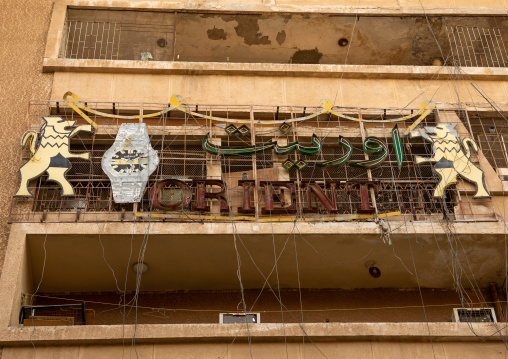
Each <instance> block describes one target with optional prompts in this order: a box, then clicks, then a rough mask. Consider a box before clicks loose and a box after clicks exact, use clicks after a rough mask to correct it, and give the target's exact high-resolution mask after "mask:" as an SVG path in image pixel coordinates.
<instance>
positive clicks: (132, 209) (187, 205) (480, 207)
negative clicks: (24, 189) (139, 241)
mask: <svg viewBox="0 0 508 359" xmlns="http://www.w3.org/2000/svg"><path fill="white" fill-rule="evenodd" d="M84 105H85V107H86V108H87V109H89V110H90V111H91V113H92V115H93V116H92V117H90V118H91V119H92V120H93V121H94V122H95V123H97V124H98V126H97V129H96V130H95V131H94V133H93V134H83V133H81V134H79V135H77V136H74V137H73V138H72V139H71V147H70V148H71V152H73V153H90V158H91V159H90V160H80V159H76V160H72V162H71V163H72V167H71V168H70V170H69V171H68V172H67V174H66V177H67V179H68V180H69V182H70V183H71V184H72V186H73V188H74V192H75V194H74V195H73V196H62V195H61V188H60V186H59V185H58V183H56V182H52V181H49V180H48V178H47V176H46V175H42V176H40V177H39V178H37V179H34V180H32V181H31V182H30V185H29V186H30V189H31V193H32V194H33V197H29V198H26V197H15V198H13V203H12V207H11V214H10V221H11V222H77V221H79V222H108V221H146V220H149V221H181V222H186V221H188V222H192V221H200V222H201V221H218V222H230V221H231V220H235V221H240V222H241V221H248V222H252V221H257V222H293V221H295V220H297V221H307V222H312V221H318V222H327V221H351V220H360V221H362V220H364V221H365V220H366V221H370V220H375V219H376V218H377V219H379V218H386V219H387V220H399V221H400V220H404V221H406V220H409V221H428V220H430V219H447V220H451V221H473V222H474V221H497V219H498V214H496V210H495V209H494V205H493V204H492V201H491V199H489V198H484V199H473V198H472V195H473V194H474V193H475V190H474V186H472V185H471V184H470V183H468V182H464V181H459V183H458V184H457V185H450V186H448V187H447V189H446V190H445V192H444V196H443V198H442V199H441V198H434V195H433V194H434V189H435V187H436V186H437V184H438V182H439V181H438V179H439V178H438V176H437V175H436V174H435V173H434V172H433V170H432V167H431V165H430V164H429V163H428V162H427V163H423V164H416V163H415V161H414V159H415V156H422V157H430V156H432V146H431V144H430V143H429V142H428V141H427V142H426V141H424V140H423V139H422V138H411V139H410V138H409V136H402V142H401V144H402V147H401V148H402V151H403V155H402V157H401V158H400V159H398V158H397V154H396V153H395V150H394V143H393V137H392V129H393V127H394V122H393V121H392V120H394V119H398V118H400V117H403V116H409V117H411V116H413V117H415V116H417V115H418V114H419V112H418V111H420V109H393V108H385V109H373V108H370V109H369V108H367V109H359V108H335V111H336V113H340V114H342V115H341V116H342V117H341V116H337V115H333V114H330V113H321V114H319V115H317V116H315V117H313V118H310V119H307V120H305V121H301V122H300V121H293V120H294V119H296V118H301V117H304V116H309V115H312V114H316V113H319V112H320V111H322V110H323V108H322V107H321V106H315V107H298V106H293V107H289V106H224V105H190V104H187V105H185V107H180V108H175V109H172V110H171V111H167V112H165V113H163V114H158V115H157V116H155V117H153V116H152V117H150V114H157V113H159V112H160V111H163V112H164V109H166V110H167V109H168V107H167V106H168V105H167V104H150V103H141V104H133V103H87V102H85V103H84ZM182 109H183V110H182ZM101 114H102V115H101ZM140 114H141V116H144V118H145V119H144V121H145V123H146V125H147V128H148V134H149V136H150V142H151V146H152V147H153V148H154V149H155V150H156V151H157V152H158V157H159V165H158V167H157V169H156V171H155V172H153V174H152V175H151V176H150V177H149V181H148V184H147V186H146V188H145V190H144V193H143V195H142V197H141V200H140V201H139V202H137V203H116V202H115V201H114V198H113V193H112V188H111V182H110V180H109V178H108V176H107V175H106V174H105V173H104V171H103V169H102V167H101V160H102V157H103V155H104V153H105V151H106V150H107V149H108V148H110V147H111V146H112V144H113V141H114V139H115V136H116V134H117V131H118V128H119V126H120V124H121V123H122V122H124V123H127V122H131V123H132V122H139V121H141V120H138V119H135V120H133V119H130V120H128V119H125V118H122V116H128V115H130V116H135V115H140ZM48 115H51V116H58V117H60V118H62V119H66V120H76V121H77V124H85V123H86V122H85V120H84V119H83V118H82V117H81V116H80V115H79V114H77V113H76V112H75V111H74V110H73V109H72V108H70V107H69V105H68V104H67V103H66V102H64V101H56V102H55V101H32V102H31V103H30V106H29V115H28V122H27V126H28V129H31V130H33V131H38V130H39V129H40V128H41V125H42V123H43V121H42V119H41V116H48ZM206 116H213V117H221V118H225V119H227V120H228V121H229V120H231V121H230V122H227V121H222V122H221V121H210V120H209V119H207V118H206ZM348 116H349V118H358V119H362V121H364V122H357V121H351V120H349V119H348V118H347V117H348ZM444 120H446V121H451V122H450V123H453V121H455V122H454V123H455V124H456V125H457V126H458V128H461V131H462V132H464V134H465V135H469V131H473V137H474V138H475V139H476V141H477V143H478V144H479V148H480V149H481V150H482V152H480V155H479V156H476V155H475V156H473V157H472V161H473V162H475V163H478V164H480V166H481V167H482V168H483V170H484V172H485V173H486V175H485V177H486V181H487V182H489V184H488V185H489V186H490V185H491V183H494V184H495V185H497V186H498V187H499V185H500V183H501V181H500V180H501V179H504V178H500V177H498V174H497V173H496V172H495V171H496V170H497V171H498V173H499V174H500V175H502V173H504V172H502V169H503V168H506V167H508V166H507V158H506V151H505V146H506V145H505V142H504V141H506V135H505V132H506V128H505V127H504V126H502V119H497V118H496V117H495V116H494V115H491V116H478V115H475V114H471V115H468V113H467V112H461V111H459V109H439V110H434V111H433V112H431V113H430V114H429V115H428V116H426V117H425V119H423V122H422V124H424V125H426V126H432V125H435V124H436V123H437V122H442V121H444ZM235 121H237V123H236V125H235V124H234V123H235ZM369 121H372V122H369ZM242 122H246V124H243V125H242ZM281 124H283V125H284V130H283V129H281V128H282V127H281ZM397 124H398V126H399V130H400V132H401V133H402V132H404V131H405V130H406V128H408V126H409V124H410V122H408V121H399V122H397ZM231 126H232V127H231ZM242 126H243V130H244V131H245V133H241V131H240V130H239V128H240V127H242ZM286 127H287V129H286ZM468 129H470V130H468ZM206 134H210V136H211V137H210V139H209V141H208V143H209V144H211V145H210V146H219V147H222V148H225V147H227V148H240V147H246V146H260V145H264V144H268V145H270V144H273V143H275V142H277V144H278V146H279V145H281V146H282V145H285V146H287V145H288V144H291V143H295V142H298V146H301V147H302V148H313V146H314V147H315V146H316V142H315V141H318V142H319V146H320V149H319V151H315V153H314V154H311V153H307V154H303V153H301V151H293V152H291V153H289V154H288V155H282V154H280V153H279V154H276V153H274V152H273V151H272V150H267V151H263V152H259V153H256V154H239V155H233V156H222V155H215V154H213V153H207V152H206V151H205V150H204V147H203V146H204V145H203V139H204V138H205V136H206ZM464 134H463V136H464V137H465V135H464ZM341 136H342V137H341ZM369 137H370V138H372V137H375V138H377V139H379V141H380V142H379V143H380V144H383V146H386V156H385V158H384V160H383V161H382V163H380V164H379V165H378V166H375V167H373V168H361V167H360V166H356V167H355V166H354V163H359V162H361V161H364V160H366V159H368V158H369V155H368V154H367V153H365V152H364V151H363V150H362V148H363V147H364V146H365V140H366V139H367V138H369ZM340 138H343V139H344V141H346V142H347V143H349V144H350V145H351V146H352V152H351V153H350V158H349V161H348V163H343V164H342V165H327V163H329V161H332V160H337V158H340V157H343V156H344V155H345V154H346V152H347V151H348V150H346V149H345V147H344V145H343V144H340V143H339V140H340ZM346 142H344V143H346ZM268 145H267V146H268ZM374 145H376V144H374ZM271 146H272V147H273V145H271ZM379 149H381V147H380V148H379ZM383 151H384V150H383ZM21 157H22V158H21V159H22V162H20V165H21V164H22V163H24V162H27V161H29V160H30V154H29V152H28V151H27V150H26V149H25V150H24V152H22V153H21ZM373 157H375V156H373V155H372V154H371V158H373ZM351 163H353V165H351ZM288 166H289V167H288ZM162 181H164V182H162ZM161 183H162V184H161ZM492 189H493V190H494V194H495V193H496V192H495V191H496V189H495V188H492ZM184 195H185V199H184ZM154 199H155V201H154Z"/></svg>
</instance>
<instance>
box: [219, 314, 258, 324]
mask: <svg viewBox="0 0 508 359" xmlns="http://www.w3.org/2000/svg"><path fill="white" fill-rule="evenodd" d="M258 319H259V318H258V314H242V313H239V314H236V313H235V314H222V323H223V324H243V323H258V321H259V320H258Z"/></svg>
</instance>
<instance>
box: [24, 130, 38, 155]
mask: <svg viewBox="0 0 508 359" xmlns="http://www.w3.org/2000/svg"><path fill="white" fill-rule="evenodd" d="M27 143H29V144H30V156H33V155H34V154H35V145H36V143H37V132H35V131H26V132H25V134H24V135H23V138H22V139H21V147H26V145H27Z"/></svg>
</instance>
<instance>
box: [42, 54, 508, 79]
mask: <svg viewBox="0 0 508 359" xmlns="http://www.w3.org/2000/svg"><path fill="white" fill-rule="evenodd" d="M43 71H44V72H90V73H123V74H125V73H129V74H173V75H229V76H232V75H237V76H269V77H271V76H285V77H302V76H311V77H317V78H346V79H348V78H355V79H405V80H415V79H416V80H419V79H429V80H430V79H432V80H439V79H447V78H449V77H450V76H452V75H453V74H455V73H456V71H457V70H456V68H455V67H449V66H446V67H438V66H395V65H391V66H387V65H315V64H264V63H228V62H167V61H130V60H121V61H119V60H84V59H61V58H45V59H44V62H43ZM461 72H462V74H463V76H465V77H467V78H468V79H470V80H508V69H507V68H499V67H462V68H461Z"/></svg>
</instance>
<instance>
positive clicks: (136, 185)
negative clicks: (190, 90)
mask: <svg viewBox="0 0 508 359" xmlns="http://www.w3.org/2000/svg"><path fill="white" fill-rule="evenodd" d="M158 164H159V157H158V156H157V151H155V150H154V149H153V148H152V146H151V145H150V139H149V138H148V131H147V129H146V124H144V123H123V124H122V125H121V126H120V129H119V130H118V134H117V136H116V139H115V143H113V146H112V147H111V148H110V149H108V150H107V151H106V153H105V154H104V156H103V157H102V169H103V171H104V173H106V175H107V176H108V177H109V179H110V180H111V187H112V188H113V199H114V200H115V202H116V203H134V202H139V201H140V200H141V197H142V196H143V191H144V190H145V187H146V184H147V182H148V177H149V176H150V175H151V174H152V173H153V171H155V169H156V168H157V166H158Z"/></svg>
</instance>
